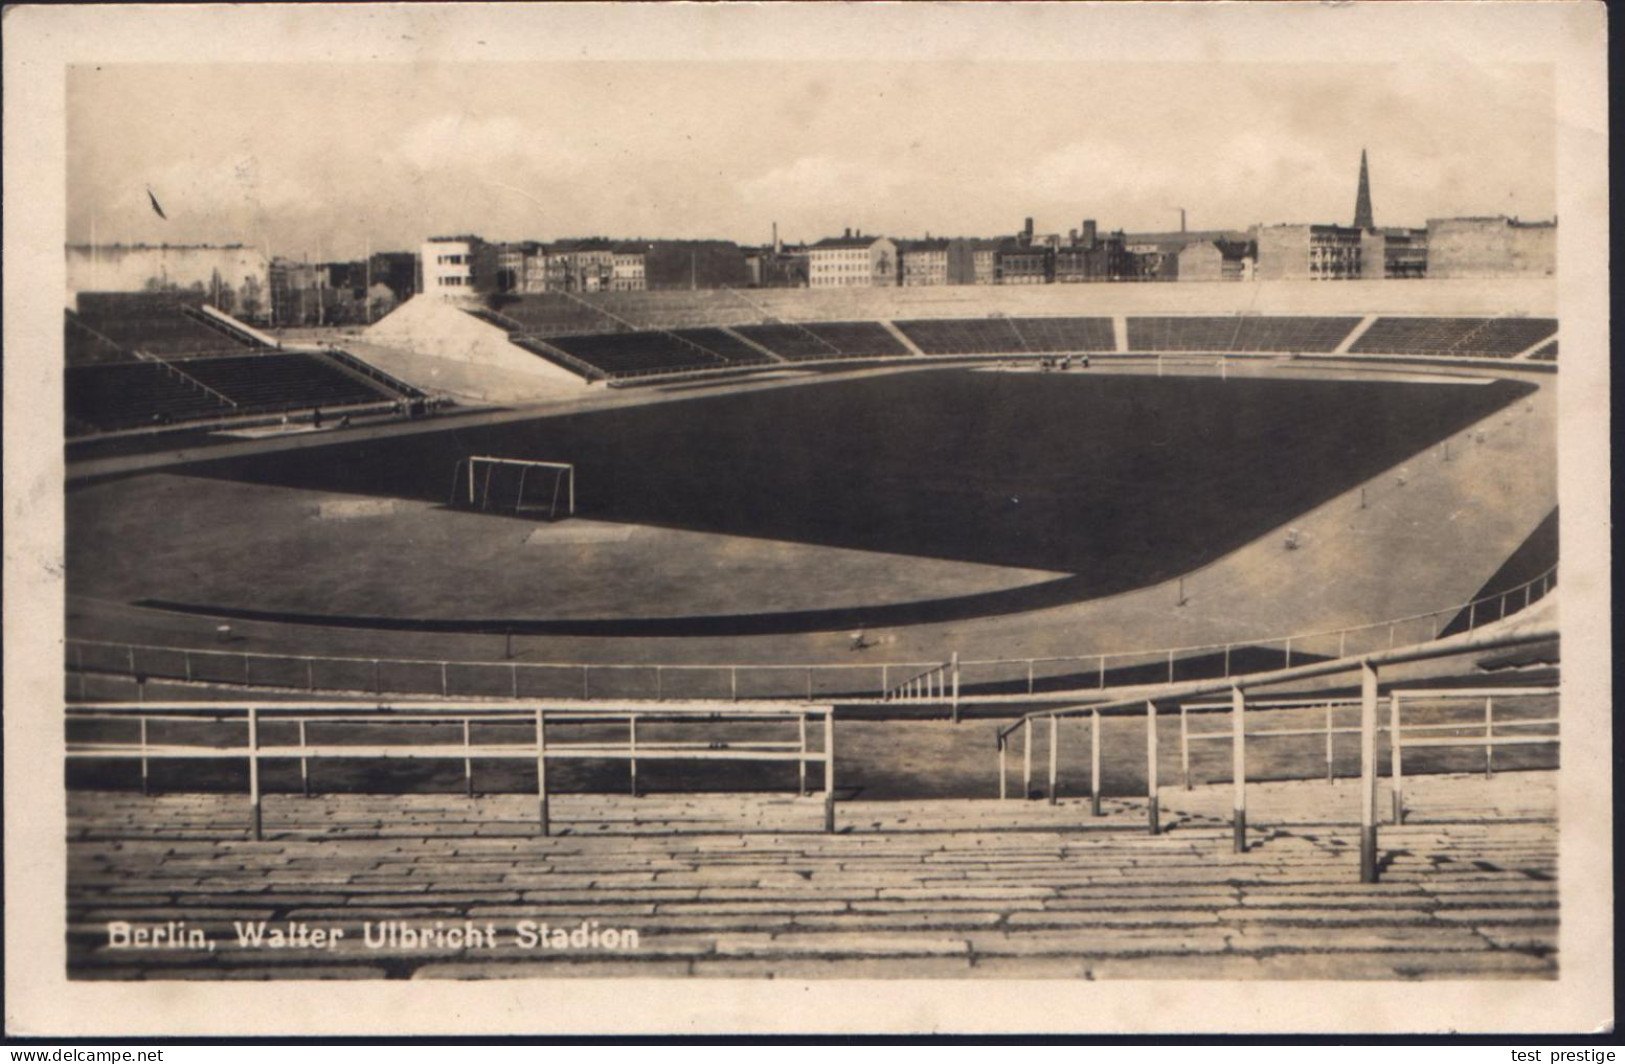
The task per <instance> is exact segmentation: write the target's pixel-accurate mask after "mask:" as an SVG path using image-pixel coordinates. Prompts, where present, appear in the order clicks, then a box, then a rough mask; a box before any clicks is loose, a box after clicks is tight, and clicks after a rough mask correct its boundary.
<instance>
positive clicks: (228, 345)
mask: <svg viewBox="0 0 1625 1064" xmlns="http://www.w3.org/2000/svg"><path fill="white" fill-rule="evenodd" d="M192 305H195V301H185V300H182V299H180V298H179V297H177V296H175V295H172V294H168V293H160V294H152V293H145V292H84V293H81V294H80V296H79V317H80V318H81V319H82V320H83V321H84V323H85V324H86V325H88V326H90V327H91V328H92V329H94V330H96V331H97V332H99V333H101V334H102V335H103V336H106V337H107V338H108V339H110V340H112V341H113V342H114V343H116V344H118V345H119V346H120V347H123V348H126V349H128V350H131V351H138V350H139V351H146V352H149V353H151V354H154V355H157V356H159V357H160V358H175V357H184V356H190V355H199V354H210V353H215V352H230V351H240V350H242V349H243V347H244V344H243V343H242V342H241V340H239V339H238V338H236V337H234V336H231V335H228V334H226V333H225V332H224V331H221V330H216V329H213V328H211V327H210V326H208V325H205V324H204V323H203V322H201V321H198V320H197V319H196V318H194V317H192V316H191V315H189V314H187V313H186V311H185V309H184V308H185V307H187V306H192Z"/></svg>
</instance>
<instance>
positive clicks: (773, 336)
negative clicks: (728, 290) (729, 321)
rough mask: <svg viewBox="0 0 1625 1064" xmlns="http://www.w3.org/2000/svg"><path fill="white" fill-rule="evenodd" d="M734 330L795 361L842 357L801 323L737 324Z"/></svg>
mask: <svg viewBox="0 0 1625 1064" xmlns="http://www.w3.org/2000/svg"><path fill="white" fill-rule="evenodd" d="M734 332H736V333H738V334H739V335H740V336H743V337H745V338H746V339H748V340H751V341H753V342H755V343H758V344H761V345H762V346H763V347H765V348H767V349H768V350H769V351H772V352H773V353H774V354H776V355H778V356H779V357H781V358H787V359H790V360H791V361H793V362H804V361H809V360H812V359H818V358H840V357H841V354H840V352H839V351H837V350H835V349H834V348H832V347H831V346H830V345H829V344H827V343H824V342H823V341H821V340H819V339H818V337H817V336H814V335H812V334H811V333H809V332H807V330H806V329H805V328H803V327H801V326H799V325H736V326H734Z"/></svg>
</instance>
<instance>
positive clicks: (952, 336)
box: [897, 317, 1117, 355]
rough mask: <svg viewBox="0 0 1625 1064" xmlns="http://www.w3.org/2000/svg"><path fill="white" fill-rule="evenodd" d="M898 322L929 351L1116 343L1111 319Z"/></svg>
mask: <svg viewBox="0 0 1625 1064" xmlns="http://www.w3.org/2000/svg"><path fill="white" fill-rule="evenodd" d="M897 327H898V328H899V329H901V330H902V331H903V333H904V335H906V336H907V337H908V338H909V339H910V340H912V341H914V343H915V346H917V347H919V349H920V350H921V351H924V352H925V353H926V354H928V355H1015V354H1065V353H1069V352H1074V351H1111V350H1113V349H1114V348H1116V346H1117V337H1116V334H1115V333H1114V332H1113V330H1112V320H1111V319H1110V318H1007V317H997V318H919V319H916V320H913V321H899V322H898V323H897Z"/></svg>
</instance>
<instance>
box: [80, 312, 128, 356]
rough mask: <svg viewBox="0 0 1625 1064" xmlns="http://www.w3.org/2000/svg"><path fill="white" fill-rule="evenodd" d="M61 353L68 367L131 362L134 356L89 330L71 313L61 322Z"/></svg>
mask: <svg viewBox="0 0 1625 1064" xmlns="http://www.w3.org/2000/svg"><path fill="white" fill-rule="evenodd" d="M62 329H63V333H62V353H63V358H64V359H65V360H66V362H67V364H68V365H70V366H87V365H94V364H97V363H101V362H133V361H134V360H135V355H133V354H131V353H130V352H129V351H126V350H124V348H122V347H120V346H119V345H118V344H116V343H114V342H113V341H112V340H110V339H108V338H107V337H105V336H103V335H102V334H101V333H99V332H97V331H96V330H95V329H93V328H91V327H90V326H89V325H87V324H85V322H84V321H83V320H82V319H81V318H80V317H79V316H78V315H77V314H75V313H74V312H73V311H71V310H70V311H68V312H67V314H66V316H65V317H64V319H63V322H62Z"/></svg>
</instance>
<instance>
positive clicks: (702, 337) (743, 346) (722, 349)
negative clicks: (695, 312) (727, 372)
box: [673, 329, 773, 366]
mask: <svg viewBox="0 0 1625 1064" xmlns="http://www.w3.org/2000/svg"><path fill="white" fill-rule="evenodd" d="M673 335H675V336H680V337H682V338H683V339H684V340H687V341H689V342H690V343H694V344H699V345H700V346H701V347H703V348H705V349H706V350H707V351H710V352H711V353H712V354H714V355H717V356H719V357H720V358H721V359H722V360H723V361H724V362H727V363H728V364H729V365H733V366H759V365H762V364H763V363H767V362H771V361H773V360H772V359H770V358H768V357H767V356H766V355H764V354H762V353H761V352H760V351H758V350H756V348H754V347H752V346H750V345H749V344H747V343H745V342H744V341H743V340H741V339H739V338H738V337H736V336H730V335H729V334H728V333H725V332H723V331H722V330H721V329H675V330H673Z"/></svg>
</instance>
